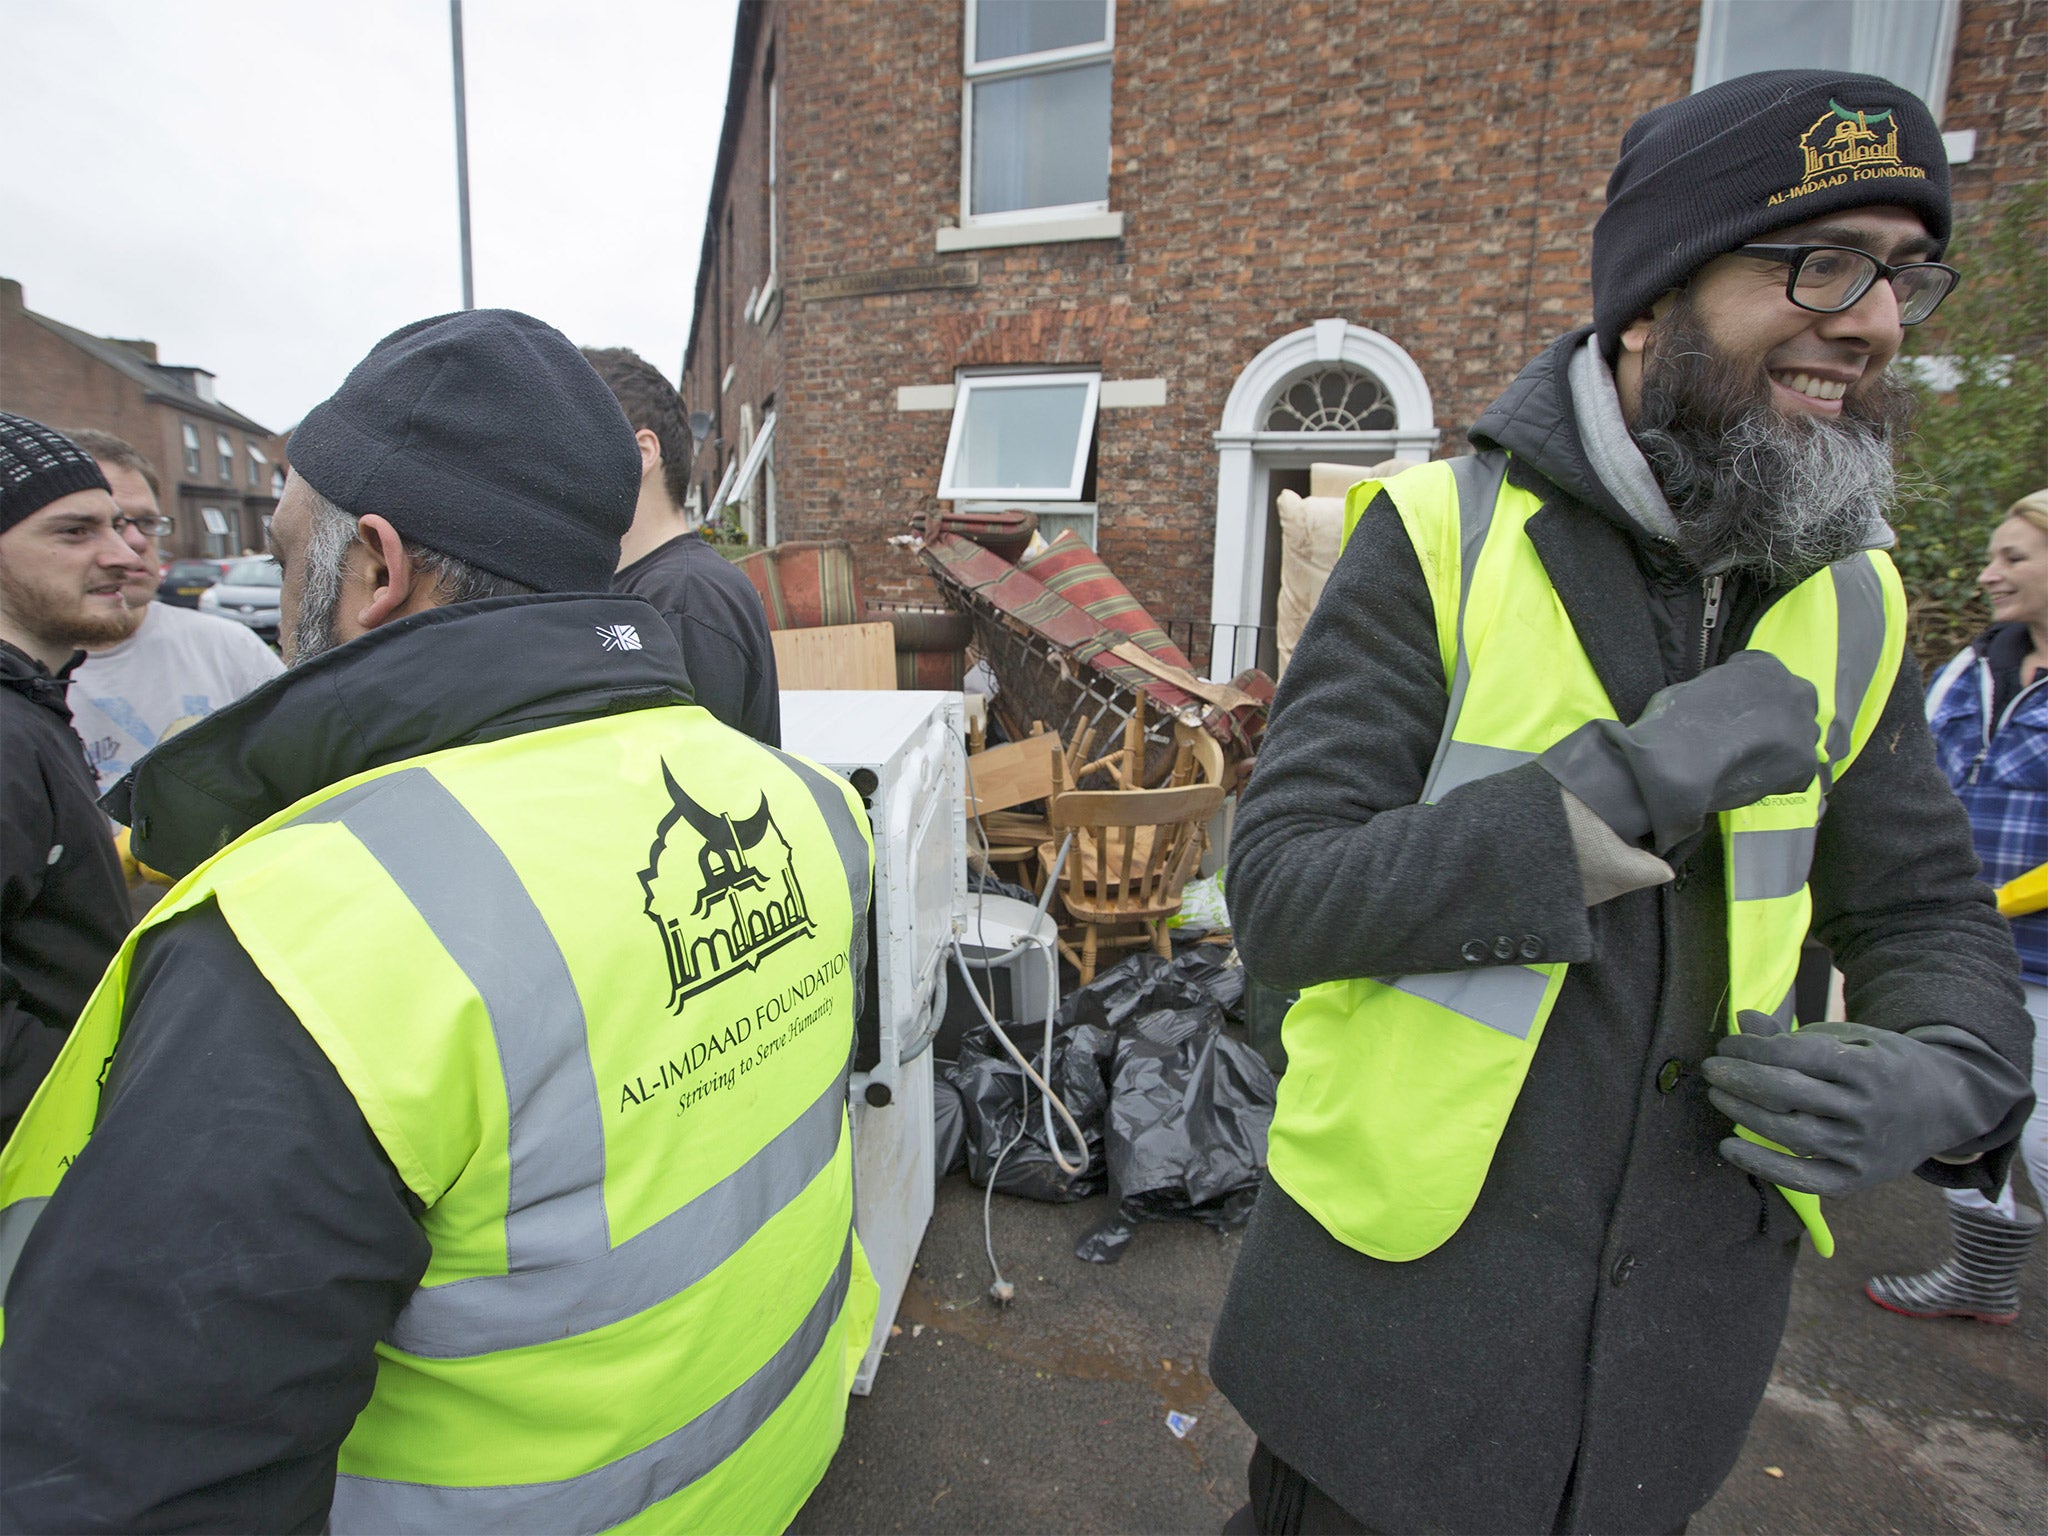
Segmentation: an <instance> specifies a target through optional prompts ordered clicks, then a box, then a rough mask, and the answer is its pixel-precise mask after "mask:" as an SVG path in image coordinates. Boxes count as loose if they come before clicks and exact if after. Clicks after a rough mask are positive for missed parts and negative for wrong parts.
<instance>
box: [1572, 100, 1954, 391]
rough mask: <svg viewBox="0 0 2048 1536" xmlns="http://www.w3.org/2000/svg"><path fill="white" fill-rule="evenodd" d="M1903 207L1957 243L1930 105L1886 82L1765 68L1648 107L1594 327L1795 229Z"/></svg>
mask: <svg viewBox="0 0 2048 1536" xmlns="http://www.w3.org/2000/svg"><path fill="white" fill-rule="evenodd" d="M1880 205H1890V206H1893V207H1899V208H1904V209H1905V210H1907V211H1908V212H1910V213H1912V214H1913V215H1914V216H1916V217H1917V218H1918V219H1919V220H1920V221H1921V223H1922V225H1923V226H1924V227H1925V228H1926V230H1927V233H1928V234H1929V235H1930V236H1931V237H1932V238H1933V240H1934V242H1935V244H1936V246H1937V250H1938V248H1939V247H1940V246H1941V245H1944V244H1946V243H1947V241H1948V233H1949V203H1948V157H1947V154H1946V152H1945V151H1944V150H1943V148H1942V141H1941V130H1940V128H1938V127H1937V126H1936V125H1935V121H1934V115H1933V114H1932V113H1931V112H1929V111H1928V110H1927V107H1926V104H1925V103H1923V102H1922V101H1921V100H1920V99H1919V98H1918V97H1916V96H1914V95H1913V93H1912V92H1910V91H1906V90H1902V89H1900V88H1899V87H1898V86H1896V85H1894V84H1892V82H1890V81H1889V80H1883V79H1880V78H1878V77H1877V76H1876V75H1859V74H1848V73H1844V72H1840V71H1834V70H1820V69H1775V70H1762V71H1759V72H1758V73H1756V74H1751V75H1737V76H1736V77H1735V78H1734V79H1732V80H1724V81H1722V82H1721V83H1720V84H1719V85H1714V86H1709V87H1708V88H1707V89H1706V90H1703V91H1699V92H1696V93H1695V94H1693V95H1691V96H1686V97H1682V98H1681V99H1679V100H1677V101H1672V102H1666V103H1665V104H1664V105H1663V106H1661V107H1654V108H1652V109H1651V110H1650V111H1648V112H1645V113H1644V114H1643V115H1642V116H1641V117H1639V118H1637V119H1636V120H1635V121H1634V122H1633V123H1631V124H1630V125H1629V128H1628V131H1627V132H1626V133H1625V134H1623V135H1622V139H1621V155H1620V158H1619V159H1617V160H1616V162H1615V166H1614V174H1613V175H1612V176H1610V177H1609V178H1608V180H1607V206H1606V208H1605V209H1603V210H1602V212H1601V214H1600V218H1599V220H1598V221H1597V222H1596V223H1595V224H1594V226H1593V274H1592V275H1593V320H1594V323H1595V324H1596V325H1597V326H1598V328H1599V334H1600V346H1601V350H1602V351H1603V352H1604V353H1605V355H1606V356H1607V357H1608V358H1609V359H1612V358H1613V357H1614V355H1615V353H1616V351H1617V349H1618V348H1619V346H1620V339H1619V338H1620V336H1621V332H1622V329H1623V328H1624V327H1625V326H1627V325H1628V324H1629V323H1630V322H1631V321H1632V320H1634V319H1635V318H1636V317H1637V316H1639V315H1642V314H1644V313H1646V312H1647V311H1648V310H1649V308H1650V306H1651V305H1652V304H1653V303H1655V302H1656V300H1657V298H1658V296H1659V295H1660V294H1663V293H1666V292H1669V291H1670V290H1671V289H1673V288H1675V287H1677V286H1679V285H1680V284H1681V283H1683V282H1685V281H1686V280H1687V279H1688V278H1690V277H1691V276H1692V274H1693V273H1695V272H1697V271H1698V270H1699V269H1700V268H1701V267H1702V266H1704V265H1706V263H1708V262H1709V261H1712V260H1713V259H1714V258H1715V257H1716V256H1720V255H1722V254H1724V253H1725V252H1728V251H1732V250H1734V249H1735V248H1736V247H1737V246H1739V245H1743V244H1746V243H1747V242H1749V241H1752V240H1756V239H1758V238H1760V237H1762V236H1765V235H1768V234H1769V233H1771V232H1772V231H1773V230H1778V229H1784V228H1786V227H1787V226H1788V225H1794V224H1805V223H1809V222H1811V221H1812V220H1814V219H1817V218H1821V217H1823V216H1824V215H1827V214H1831V213H1840V212H1844V211H1846V210H1849V209H1855V208H1868V207H1876V206H1880Z"/></svg>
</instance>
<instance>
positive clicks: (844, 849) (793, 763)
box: [768, 747, 874, 933]
mask: <svg viewBox="0 0 2048 1536" xmlns="http://www.w3.org/2000/svg"><path fill="white" fill-rule="evenodd" d="M768 750H769V751H771V752H774V751H775V749H774V748H773V747H770V748H769V749H768ZM775 755H776V756H777V757H778V758H780V759H781V760H782V765H783V766H784V767H785V768H787V769H789V771H790V772H791V773H794V774H795V775H796V776H797V777H798V778H800V779H802V780H803V781H804V788H805V789H808V790H809V791H810V792H811V798H812V799H813V800H815V801H817V802H818V813H819V814H820V815H821V816H823V817H824V818H825V825H826V826H827V827H828V828H830V829H831V832H832V846H833V847H835V848H837V849H838V850H839V862H840V863H842V864H844V865H845V866H846V890H847V894H848V896H850V897H851V898H852V901H853V927H854V931H855V932H856V933H858V932H859V931H860V930H861V929H863V928H865V927H866V926H867V920H868V892H869V890H870V889H871V888H872V887H873V885H874V881H873V880H872V879H871V878H870V877H869V874H868V841H867V839H866V838H865V837H863V836H862V835H861V830H860V828H859V827H858V826H856V825H854V821H853V811H852V809H851V808H850V807H849V806H848V805H847V803H846V792H845V791H844V790H843V789H841V788H840V787H839V785H838V784H837V783H835V782H834V781H833V780H831V779H829V778H827V777H826V776H825V775H824V774H822V773H820V772H819V771H818V770H817V769H815V768H813V767H812V766H811V765H810V764H809V763H807V762H804V761H803V760H802V759H801V758H795V757H791V756H790V755H789V754H788V753H787V752H775Z"/></svg>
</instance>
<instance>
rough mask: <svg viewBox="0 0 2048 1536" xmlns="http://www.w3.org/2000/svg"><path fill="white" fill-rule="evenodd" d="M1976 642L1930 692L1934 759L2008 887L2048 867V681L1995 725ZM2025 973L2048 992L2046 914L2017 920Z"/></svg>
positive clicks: (1994, 872) (1991, 876) (2039, 682)
mask: <svg viewBox="0 0 2048 1536" xmlns="http://www.w3.org/2000/svg"><path fill="white" fill-rule="evenodd" d="M2004 627H2005V626H2002V625H2001V626H1996V627H1994V628H1992V629H1990V630H1987V631H1985V632H1984V633H1983V634H1982V635H1979V636H1978V637H1977V639H1976V640H1975V642H1973V643H1972V644H1971V646H1970V648H1969V649H1968V650H1966V651H1964V652H1963V653H1962V654H1961V655H1959V656H1957V657H1956V658H1955V660H1953V661H1951V662H1950V663H1949V664H1948V665H1947V666H1946V667H1943V668H1942V669H1941V672H1940V674H1939V675H1938V676H1937V677H1936V678H1935V679H1934V683H1933V685H1932V686H1931V687H1929V688H1928V690H1927V723H1928V726H1929V728H1930V729H1931V730H1932V731H1933V733H1934V750H1935V755H1936V756H1937V757H1938V758H1939V759H1940V761H1941V768H1942V772H1944V773H1945V774H1947V775H1948V781H1949V783H1950V784H1952V785H1954V786H1955V791H1956V795H1957V797H1958V798H1959V799H1961V801H1962V802H1963V808H1964V809H1965V810H1967V811H1968V812H1969V813H1970V830H1971V834H1972V836H1973V837H1974V838H1975V840H1976V844H1977V857H1978V859H1979V860H1980V861H1981V862H1982V864H1983V866H1984V878H1985V879H1986V880H1987V881H1989V882H1990V883H1991V884H1992V885H1994V886H1997V885H2003V884H2004V883H2005V882H2006V881H2008V880H2010V879H2012V878H2013V877H2014V876H2015V875H2020V874H2024V873H2025V872H2026V871H2027V870H2030V869H2032V868H2034V866H2036V865H2037V864H2043V863H2048V676H2040V677H2037V678H2036V680H2035V682H2034V684H2033V685H2032V686H2031V687H2029V688H2025V689H2023V690H2021V692H2020V693H2019V694H2018V695H2017V696H2015V697H2014V698H2013V699H2012V700H2011V701H2010V702H2009V703H2008V704H2007V705H2006V706H2005V711H2004V714H2003V716H2002V717H2001V718H2000V719H1997V720H1993V719H1992V718H1991V695H1992V687H1991V658H1990V653H1991V645H1992V642H1993V640H1994V639H1995V638H1996V636H1997V635H1998V633H1999V630H2000V629H2002V628H2004ZM2012 936H2013V942H2014V943H2015V944H2016V945H2018V947H2019V952H2020V972H2021V974H2022V975H2024V976H2025V977H2026V979H2027V980H2028V981H2030V982H2034V983H2036V984H2038V985H2043V986H2048V912H2034V913H2029V914H2028V915H2026V916H2024V917H2016V918H2014V919H2013V920H2012Z"/></svg>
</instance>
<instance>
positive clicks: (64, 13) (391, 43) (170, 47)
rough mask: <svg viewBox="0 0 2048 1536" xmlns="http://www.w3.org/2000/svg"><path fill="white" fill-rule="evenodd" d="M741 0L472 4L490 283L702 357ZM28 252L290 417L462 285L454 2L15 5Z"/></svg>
mask: <svg viewBox="0 0 2048 1536" xmlns="http://www.w3.org/2000/svg"><path fill="white" fill-rule="evenodd" d="M735 10H736V0H584V3H573V0H466V3H465V4H464V6H463V28H464V43H465V48H464V54H465V62H466V65H467V77H468V98H469V186H470V216H471V228H472V238H473V242H474V250H475V258H474V262H475V272H476V302H477V303H478V304H479V305H504V306H508V307H511V308H514V309H523V310H527V311H530V312H531V313H533V314H536V315H539V316H540V317H541V318H542V319H544V320H547V321H548V322H550V323H551V324H553V325H556V326H559V327H560V328H561V329H562V330H564V331H566V332H567V333H568V334H569V336H570V337H571V338H572V339H573V340H575V341H577V342H578V343H580V344H588V345H600V346H619V345H623V346H630V347H633V348H635V349H636V350H638V351H639V352H640V353H641V354H642V355H644V356H645V357H647V358H648V359H649V360H650V361H652V362H653V363H654V364H655V365H656V366H657V367H659V368H660V369H661V370H662V372H664V373H666V374H667V375H668V376H669V377H670V378H671V379H674V378H675V377H676V375H677V373H678V372H679V370H680V368H681V365H682V353H683V343H684V340H685V334H686V332H687V329H688V326H689V320H690V304H691V294H692V289H693V286H694V283H695V278H696V271H697V248H698V241H699V238H700V236H701V234H702V230H703V222H704V209H705V203H706V200H707V199H708V197H709V196H710V191H711V172H712V167H713V162H714V160H715V158H716V155H717V149H718V124H719V118H720V115H721V113H722V112H723V110H724V105H725V80H726V70H727V67H728V64H729V61H730V58H731V51H732V30H733V21H734V14H735ZM0 37H4V38H5V39H6V46H5V50H4V51H5V53H6V56H7V58H8V60H9V63H8V67H7V70H6V75H7V78H6V81H5V84H4V86H0V145H5V146H6V153H5V154H0V275H5V276H8V277H12V278H17V279H19V280H20V281H21V283H22V284H23V286H24V287H25V289H26V291H27V299H28V307H29V308H30V309H33V310H35V311H36V312H37V313H39V314H45V315H49V316H51V317H52V318H54V319H57V320H62V321H64V322H65V323H67V324H70V325H75V326H77V327H79V328H80V329H82V330H86V331H91V332H93V333H95V334H97V335H102V336H140V337H148V338H150V339H152V340H154V341H156V342H157V343H158V344H159V352H158V356H159V358H160V360H161V361H163V362H166V363H181V364H196V365H198V366H200V367H203V368H209V369H211V370H212V371H213V372H214V373H215V374H217V375H218V376H219V377H218V387H219V390H220V397H221V399H222V400H224V401H225V402H226V403H228V404H229V405H232V406H234V407H235V408H236V409H238V410H241V411H243V412H245V413H247V414H248V415H250V416H253V417H255V418H256V419H257V420H258V421H260V422H262V423H263V424H264V425H265V426H267V427H270V428H271V429H273V430H275V431H282V430H284V429H285V428H287V427H289V426H291V425H292V424H293V423H294V422H296V421H297V420H298V419H299V417H300V416H302V415H303V414H304V413H305V412H306V410H307V408H308V407H310V406H312V405H314V404H315V403H317V402H318V401H319V400H321V399H322V398H324V397H325V396H326V395H327V394H328V393H330V392H331V391H332V390H333V389H334V388H335V386H336V385H338V384H339V383H340V382H341V380H342V377H343V375H344V374H346V373H347V371H348V369H349V368H350V367H351V366H352V365H353V364H354V363H355V362H356V361H357V360H358V359H360V358H361V357H362V355H363V354H364V353H365V352H367V351H368V350H369V348H370V345H371V344H372V343H373V342H375V341H376V340H377V338H378V337H379V336H382V335H384V334H385V333H386V332H388V331H391V330H393V329H395V328H397V327H398V326H400V325H403V324H404V323H406V322H407V321H409V320H416V319H419V318H421V317H422V316H425V315H431V314H438V313H441V312H443V311H446V310H451V309H457V308H460V307H461V303H462V279H461V263H460V256H459V244H458V226H457V220H456V201H455V150H454V105H453V102H454V97H453V89H452V86H451V83H450V67H449V46H448V6H447V4H446V0H290V3H281V0H270V3H260V0H0Z"/></svg>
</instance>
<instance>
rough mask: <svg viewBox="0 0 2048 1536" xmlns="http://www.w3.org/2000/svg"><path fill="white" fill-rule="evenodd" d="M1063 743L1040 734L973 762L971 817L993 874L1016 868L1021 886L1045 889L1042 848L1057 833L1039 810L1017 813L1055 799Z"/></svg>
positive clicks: (1046, 733)
mask: <svg viewBox="0 0 2048 1536" xmlns="http://www.w3.org/2000/svg"><path fill="white" fill-rule="evenodd" d="M1058 754H1059V738H1058V737H1056V736H1054V735H1053V734H1052V732H1050V731H1047V730H1043V729H1041V730H1039V731H1038V732H1037V733H1036V734H1034V735H1032V736H1030V737H1027V738H1026V739H1025V740H1023V741H1015V742H1008V743H1006V744H1004V745H1003V746H1000V747H991V748H989V749H988V750H987V751H986V752H977V753H975V754H974V755H973V756H971V757H970V758H968V760H967V770H968V771H967V786H966V787H967V814H968V816H969V817H970V818H971V819H972V820H974V821H975V822H976V823H977V824H978V825H979V826H980V828H981V841H982V842H983V843H984V844H985V845H986V848H987V858H988V863H989V866H990V868H991V870H993V869H994V867H995V866H996V865H998V864H1000V865H1004V866H1006V867H1014V868H1015V871H1016V873H1017V875H1018V877H1019V878H1018V884H1020V885H1024V886H1028V887H1030V888H1031V889H1032V890H1033V891H1034V892H1035V891H1037V890H1039V889H1040V888H1041V887H1040V886H1039V883H1038V880H1037V870H1038V845H1039V844H1040V843H1042V842H1044V841H1045V839H1046V837H1047V836H1048V835H1049V833H1050V831H1051V828H1050V826H1049V825H1048V823H1047V822H1046V819H1045V817H1044V816H1042V815H1040V814H1038V813H1037V812H1035V811H1018V810H1013V809H1012V807H1013V806H1019V805H1026V804H1029V803H1031V802H1033V801H1037V800H1046V799H1049V798H1051V796H1052V791H1053V766H1052V764H1053V759H1054V758H1055V757H1056V756H1058Z"/></svg>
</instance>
